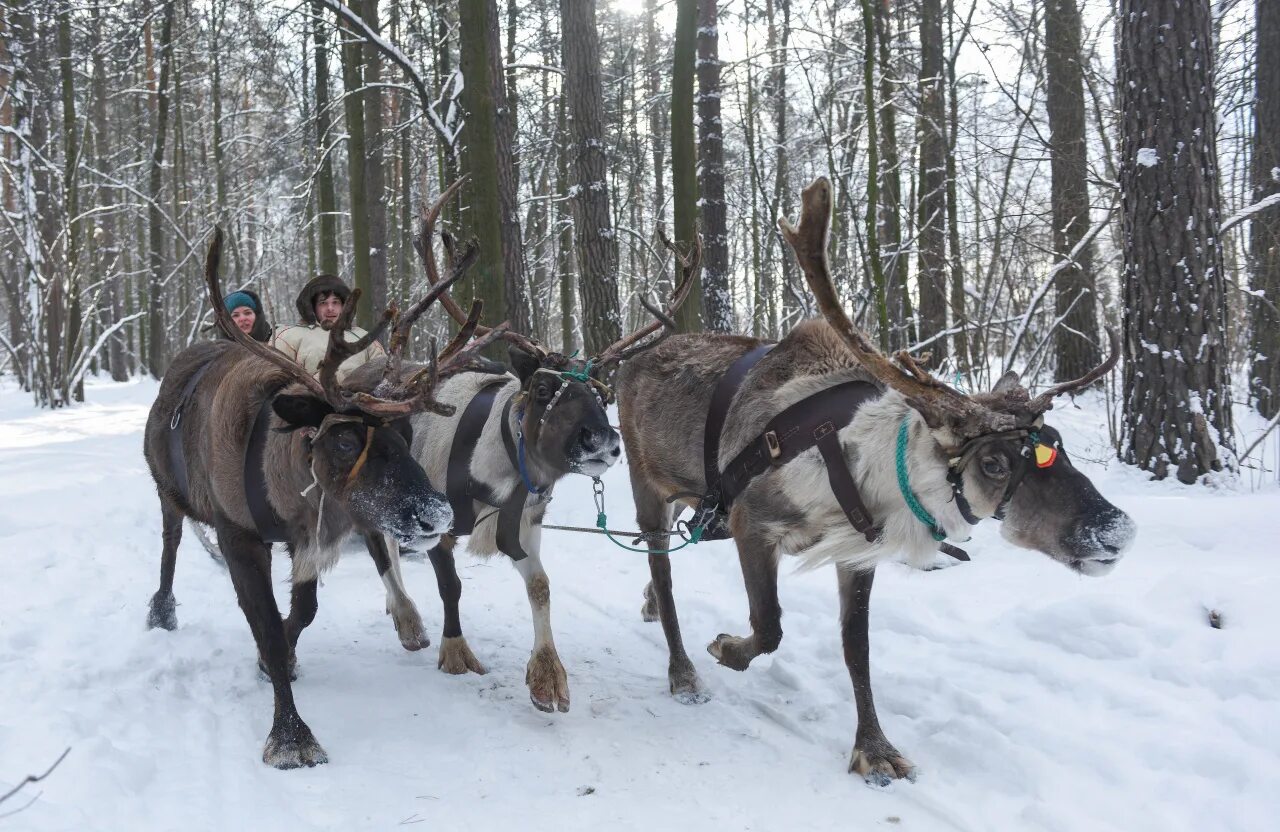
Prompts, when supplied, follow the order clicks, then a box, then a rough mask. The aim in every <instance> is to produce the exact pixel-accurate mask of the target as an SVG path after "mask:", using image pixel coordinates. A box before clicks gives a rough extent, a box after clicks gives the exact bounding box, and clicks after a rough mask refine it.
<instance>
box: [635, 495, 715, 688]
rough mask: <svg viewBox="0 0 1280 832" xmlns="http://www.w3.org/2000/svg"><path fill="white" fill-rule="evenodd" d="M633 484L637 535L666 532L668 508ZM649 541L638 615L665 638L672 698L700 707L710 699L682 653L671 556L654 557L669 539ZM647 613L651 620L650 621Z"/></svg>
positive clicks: (651, 539) (667, 527)
mask: <svg viewBox="0 0 1280 832" xmlns="http://www.w3.org/2000/svg"><path fill="white" fill-rule="evenodd" d="M636 480H637V478H636V477H635V476H634V475H633V476H632V479H631V487H632V492H633V494H634V498H635V503H636V523H637V524H638V525H639V526H640V531H642V532H669V531H670V529H671V521H672V514H673V512H672V509H671V506H670V505H668V504H667V502H666V501H665V500H663V499H662V497H661V496H660V495H658V494H656V493H654V491H653V490H652V489H651V488H649V487H648V486H647V485H646V484H645V483H644V482H637V481H636ZM649 540H650V541H651V542H650V543H649V552H650V553H649V576H650V580H649V584H648V585H647V586H646V587H645V588H644V597H645V605H644V607H642V608H641V610H640V612H641V615H643V616H644V618H645V620H646V621H652V620H655V619H656V620H660V621H662V633H663V635H665V636H666V637H667V652H668V654H669V656H670V659H669V662H668V664H667V680H668V682H669V683H670V686H671V694H672V695H673V696H674V697H675V698H676V700H677V701H679V702H681V703H683V704H685V705H699V704H702V703H703V702H706V701H707V700H708V699H710V698H711V697H709V696H708V695H707V694H706V692H705V691H704V690H703V687H702V682H701V680H699V679H698V671H697V670H695V669H694V667H693V662H691V661H690V660H689V654H688V653H687V652H685V649H684V639H683V638H681V636H680V619H679V618H678V617H677V615H676V599H675V596H674V595H673V594H672V592H671V556H670V555H666V554H655V552H656V551H661V550H665V549H667V548H668V547H670V545H671V535H670V534H667V535H666V536H665V537H657V538H652V537H651V538H649ZM650 612H652V614H653V618H650V617H649V614H650Z"/></svg>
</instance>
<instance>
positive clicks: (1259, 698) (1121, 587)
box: [0, 380, 1280, 832]
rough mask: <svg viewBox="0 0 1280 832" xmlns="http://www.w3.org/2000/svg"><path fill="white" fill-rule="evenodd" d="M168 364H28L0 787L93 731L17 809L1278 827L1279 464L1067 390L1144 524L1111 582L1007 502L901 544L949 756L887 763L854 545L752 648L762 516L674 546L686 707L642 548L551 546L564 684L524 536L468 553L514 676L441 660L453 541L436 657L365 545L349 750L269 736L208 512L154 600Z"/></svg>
mask: <svg viewBox="0 0 1280 832" xmlns="http://www.w3.org/2000/svg"><path fill="white" fill-rule="evenodd" d="M155 392H156V385H155V383H154V382H149V381H143V382H133V383H128V384H123V385H113V384H105V383H101V382H97V381H94V380H90V381H89V383H88V390H87V395H88V399H89V403H88V404H86V405H83V406H79V407H73V408H67V409H63V410H59V411H55V412H50V411H40V410H35V409H34V408H33V407H32V406H31V405H30V403H29V399H30V397H29V395H28V394H23V393H20V392H18V391H16V390H14V389H13V385H12V382H11V381H8V380H0V470H3V471H4V477H3V479H2V480H0V793H3V792H4V791H7V790H8V788H9V787H11V786H12V785H14V784H16V783H17V782H18V781H19V780H20V779H21V778H22V777H23V776H25V775H27V774H29V773H33V772H39V771H43V770H44V768H46V767H47V766H48V765H49V763H51V762H52V761H53V760H55V759H56V758H57V756H58V755H59V754H60V753H61V752H62V750H63V749H64V748H66V747H67V746H70V747H71V753H70V754H69V756H68V757H67V758H66V760H65V761H64V762H63V763H62V764H61V765H60V766H59V767H58V768H57V769H56V770H55V771H54V772H53V773H52V774H51V775H50V776H49V778H48V779H47V780H45V781H44V782H42V783H39V784H35V785H28V786H26V787H25V788H24V790H23V791H22V792H21V793H20V794H19V796H18V798H15V799H14V800H11V801H9V802H8V803H6V804H5V805H4V806H3V807H2V808H0V813H3V812H4V811H9V810H12V809H15V808H18V807H19V806H20V805H21V804H22V803H23V802H25V800H27V799H29V798H30V797H32V796H35V795H38V798H37V799H36V800H35V802H34V803H32V804H31V805H30V806H27V807H26V808H25V809H23V810H22V811H21V812H20V813H18V814H16V815H13V816H11V817H8V818H4V819H2V820H0V825H3V826H4V827H5V828H8V829H20V830H24V831H25V830H32V832H35V831H37V830H64V829H77V830H79V829H130V830H144V829H169V828H177V827H181V828H184V829H193V830H205V829H208V830H214V829H229V828H252V829H263V828H277V829H313V828H314V829H319V828H324V829H386V828H391V827H394V826H396V825H398V824H406V825H416V824H417V823H418V822H422V823H424V824H429V825H430V826H424V827H423V828H440V827H441V825H442V824H448V826H449V827H450V828H452V827H463V828H468V827H469V828H474V829H479V830H486V829H494V828H519V829H552V828H555V829H566V828H568V829H585V828H592V829H598V828H605V829H645V830H651V829H655V828H663V827H668V826H677V827H678V828H694V829H704V828H705V829H711V828H714V829H747V828H750V829H783V828H799V829H815V830H820V829H833V830H834V829H841V830H846V829H871V828H899V829H904V830H935V829H936V830H941V829H948V830H954V829H964V830H983V829H1017V830H1040V829H1043V830H1082V829H1089V830H1106V829H1114V830H1126V832H1129V831H1131V830H1145V829H1153V830H1154V829H1160V830H1183V829H1186V830H1192V829H1196V830H1200V829H1214V830H1260V829H1266V828H1271V826H1272V824H1273V822H1274V818H1275V817H1276V816H1277V814H1278V813H1280V791H1278V790H1277V789H1276V788H1275V783H1276V782H1280V703H1278V700H1280V651H1277V650H1276V649H1275V647H1274V641H1275V633H1276V632H1280V605H1277V604H1276V603H1275V598H1276V597H1277V596H1278V595H1280V579H1278V577H1277V567H1276V559H1275V546H1276V540H1277V539H1280V511H1277V509H1278V508H1280V501H1278V498H1280V490H1278V489H1277V488H1276V487H1275V486H1274V485H1270V486H1268V487H1266V488H1265V489H1263V490H1260V491H1256V492H1250V491H1249V490H1248V489H1247V488H1245V487H1237V488H1235V489H1234V490H1233V489H1231V488H1215V489H1207V488H1204V487H1186V486H1181V485H1178V484H1176V483H1171V482H1166V483H1152V482H1148V481H1147V480H1146V477H1145V476H1144V475H1141V474H1139V473H1138V472H1136V471H1133V470H1130V469H1127V468H1125V467H1123V466H1121V465H1119V464H1118V463H1116V462H1115V461H1114V460H1112V459H1111V455H1110V453H1109V451H1108V449H1107V445H1106V438H1105V428H1104V427H1103V426H1104V425H1105V421H1106V420H1105V418H1104V415H1103V413H1102V410H1101V408H1100V407H1098V406H1097V404H1096V403H1093V402H1091V403H1089V404H1088V405H1087V406H1086V407H1085V408H1084V409H1075V408H1073V407H1072V406H1071V405H1070V404H1069V403H1063V404H1062V405H1060V406H1059V409H1058V410H1055V411H1053V412H1052V413H1051V414H1050V421H1051V422H1052V423H1053V424H1055V425H1056V426H1058V427H1059V428H1060V429H1061V430H1062V432H1063V434H1064V436H1065V443H1066V447H1067V449H1068V451H1069V452H1070V453H1071V455H1072V459H1073V460H1074V461H1076V462H1077V464H1079V465H1080V466H1081V467H1082V468H1084V469H1085V470H1086V471H1087V472H1088V473H1089V474H1090V476H1092V477H1093V478H1094V481H1095V483H1097V484H1098V486H1099V488H1100V489H1101V491H1102V492H1103V493H1104V494H1105V495H1106V496H1107V497H1108V498H1109V499H1111V500H1112V501H1113V502H1115V503H1116V504H1118V505H1119V506H1121V507H1122V508H1124V509H1125V510H1126V511H1127V512H1129V513H1130V514H1131V515H1132V517H1133V518H1134V520H1135V521H1136V522H1137V524H1138V526H1139V534H1138V541H1137V544H1136V546H1135V547H1134V549H1133V550H1131V551H1130V552H1129V554H1128V555H1127V557H1126V558H1125V559H1124V561H1123V562H1122V563H1120V564H1119V565H1118V567H1117V568H1116V570H1115V571H1114V572H1113V573H1112V574H1111V575H1110V576H1108V577H1106V578H1097V579H1089V578H1082V577H1079V576H1076V575H1074V574H1072V573H1071V572H1069V571H1067V570H1066V569H1064V568H1062V567H1060V566H1058V565H1056V564H1054V563H1052V562H1050V560H1049V559H1048V558H1046V557H1043V556H1041V555H1038V554H1035V553H1032V552H1026V551H1022V550H1016V549H1013V548H1011V547H1010V546H1008V545H1006V544H1004V543H1003V542H1001V540H1000V538H999V535H998V530H997V529H996V528H995V526H994V524H991V523H984V524H983V525H982V526H980V527H978V529H977V530H976V534H975V536H974V540H973V542H972V543H971V544H969V545H968V546H967V548H968V550H969V552H970V554H971V555H972V556H973V558H974V560H973V562H972V563H969V564H961V565H958V566H955V567H954V568H949V569H945V570H941V571H935V572H928V573H922V572H913V571H909V570H907V569H906V568H905V567H899V566H889V567H885V568H883V569H882V570H881V574H880V576H879V577H878V579H877V581H876V592H875V595H876V597H875V599H874V601H873V604H872V612H871V617H872V624H871V627H872V635H871V652H872V667H873V673H874V677H875V685H876V687H875V692H876V695H877V703H878V706H879V713H880V719H881V722H882V724H883V726H884V729H885V732H886V734H887V735H888V737H889V739H890V740H892V741H893V742H894V743H895V744H896V745H897V746H898V748H899V749H900V750H901V751H903V752H904V753H905V754H906V755H907V756H908V757H910V758H911V759H912V760H913V761H914V762H915V763H916V764H917V765H918V766H919V779H918V781H917V782H915V783H905V782H903V783H895V784H894V785H892V786H890V787H888V788H886V789H873V788H869V787H867V786H866V785H864V784H863V782H862V781H861V780H860V779H859V778H857V777H854V776H852V775H849V774H846V773H845V765H846V762H847V757H848V753H849V750H850V747H851V746H852V741H853V732H854V722H855V720H854V707H853V700H852V693H851V688H850V684H849V678H848V675H847V673H846V671H845V668H844V665H843V661H842V658H841V650H840V642H839V635H838V625H837V615H838V611H837V606H838V605H837V599H836V594H835V581H834V579H833V576H832V575H831V574H830V573H829V572H825V571H818V572H814V573H807V574H796V573H795V572H794V567H793V566H791V565H787V564H784V567H783V571H782V576H781V580H780V591H781V600H782V605H783V608H784V610H785V616H784V621H783V627H784V630H785V633H786V635H785V637H784V639H783V642H782V646H781V648H780V650H779V651H778V652H777V653H775V654H774V655H773V656H762V657H761V658H759V659H757V660H756V663H755V665H754V666H753V667H752V669H751V670H749V671H747V672H746V673H743V674H738V673H735V672H733V671H730V670H726V669H724V668H720V667H717V666H716V665H715V664H714V662H713V660H712V659H711V658H710V657H709V656H708V655H707V654H706V653H705V652H704V650H703V649H702V648H703V646H704V645H705V644H706V643H707V642H708V641H709V640H710V639H711V638H712V637H714V636H715V635H716V634H717V633H719V632H731V633H742V632H743V631H744V630H745V629H746V618H747V616H746V599H745V595H744V592H743V588H742V579H741V574H740V571H739V568H738V564H737V559H736V556H735V555H734V553H733V550H732V548H731V546H730V545H729V544H726V543H706V544H699V545H698V546H696V547H693V548H692V549H689V550H686V551H685V552H681V553H679V554H677V555H674V556H673V566H674V573H675V576H674V577H675V587H676V596H677V599H678V603H679V604H680V615H681V623H682V627H683V630H684V634H685V641H686V644H687V646H688V647H689V650H690V653H691V655H692V657H693V660H694V663H695V665H697V667H698V671H699V673H700V674H701V676H702V679H703V681H704V683H705V684H706V685H707V687H708V689H709V691H710V693H711V694H712V697H713V698H712V700H711V701H710V702H709V703H707V704H704V705H700V706H686V705H681V704H679V703H677V702H675V701H674V700H673V699H672V698H671V697H670V695H669V694H668V693H667V689H666V687H667V679H666V669H667V652H666V646H665V642H664V640H663V637H662V632H661V629H660V628H659V625H657V624H645V623H643V622H642V621H641V620H640V614H639V609H640V604H641V590H642V589H643V587H644V585H645V582H646V580H647V576H648V570H647V567H646V563H645V559H644V557H643V556H639V555H631V554H628V553H626V552H622V551H620V550H615V549H612V548H610V547H607V546H606V545H605V544H603V543H602V542H601V541H600V540H599V539H597V538H595V537H586V536H570V535H568V534H565V533H561V532H548V533H547V536H546V540H545V541H544V546H543V549H544V552H545V555H544V557H545V559H546V562H547V569H548V571H549V573H550V575H551V581H552V599H553V601H552V607H553V620H554V626H555V629H556V642H557V645H558V647H559V651H560V654H561V656H562V657H563V659H564V661H565V664H566V667H567V669H568V672H569V679H570V688H571V691H572V696H573V707H572V710H571V711H570V712H569V713H568V714H556V715H548V714H543V713H540V712H538V711H536V710H535V709H534V708H533V706H532V705H531V704H530V703H529V700H528V695H527V691H526V689H525V686H524V664H525V661H526V659H527V656H528V650H529V648H530V646H531V644H532V627H531V624H530V621H529V612H528V605H527V603H526V601H525V598H524V589H523V585H522V582H521V581H520V579H519V577H518V575H517V574H516V572H515V571H514V570H513V569H512V568H510V566H509V565H508V564H507V563H505V562H503V561H499V560H494V561H483V560H479V559H476V558H472V557H470V556H466V555H464V556H461V557H460V559H459V567H460V572H461V574H462V577H463V582H464V590H463V600H462V604H463V608H462V610H463V627H464V631H465V632H466V633H467V635H468V636H469V640H470V643H471V646H472V648H473V649H474V650H475V652H476V654H477V656H478V657H479V658H480V659H481V661H483V662H484V663H485V664H486V665H487V666H488V668H489V674H488V675H486V676H483V677H481V676H476V675H468V676H461V677H456V676H447V675H445V674H443V673H441V672H440V671H438V670H437V669H436V666H435V659H436V654H435V650H436V646H437V645H438V644H439V636H440V632H439V630H440V626H441V613H440V604H439V600H438V597H437V595H436V589H435V579H434V577H433V575H432V572H431V569H430V566H429V565H427V564H424V563H421V562H416V561H406V562H405V564H404V572H405V579H406V581H407V583H408V586H409V589H410V591H411V592H412V593H413V595H414V597H415V598H416V600H417V602H418V605H419V608H420V609H421V610H422V612H423V616H424V618H425V619H426V621H427V623H428V629H429V630H430V631H431V635H432V641H433V644H432V646H431V647H430V648H428V649H427V650H425V651H422V652H419V653H407V652H405V651H404V650H403V649H401V647H400V645H399V642H398V640H397V639H396V636H395V632H394V630H393V627H392V624H391V621H390V619H389V618H387V617H386V616H385V615H384V613H383V588H382V585H381V582H380V581H379V580H378V578H377V575H376V573H375V570H374V569H373V566H372V564H371V562H370V560H369V559H368V557H367V556H366V555H365V554H363V553H362V552H358V551H354V550H353V551H351V552H348V554H347V556H346V557H344V559H343V560H342V561H341V562H340V563H339V565H338V566H337V568H336V569H335V570H334V572H332V573H331V574H330V575H329V576H327V577H326V579H325V580H324V585H323V587H322V588H321V590H320V613H319V616H318V617H317V619H316V622H315V624H314V625H312V627H311V628H310V629H308V630H307V631H306V633H305V634H304V635H303V637H302V640H301V643H300V645H299V669H300V673H301V677H300V679H299V681H298V682H297V683H296V685H295V687H294V690H295V695H296V698H297V701H298V707H299V710H300V712H301V714H302V716H303V717H304V718H305V719H306V720H307V721H308V723H309V724H310V726H311V727H312V729H313V730H314V731H315V733H316V735H317V737H318V738H319V740H320V742H321V743H322V744H323V745H324V746H325V749H326V750H327V751H328V753H329V757H330V759H331V761H332V762H330V763H329V764H328V765H326V766H322V767H319V768H316V769H306V770H299V771H288V772H280V771H275V770H272V769H269V768H267V767H265V766H264V765H263V764H262V762H261V760H260V756H261V752H262V743H263V741H264V739H265V738H266V734H267V730H268V728H269V725H270V718H271V691H270V687H269V686H268V685H267V684H266V683H265V682H264V681H262V680H261V679H260V678H259V676H258V673H257V670H256V667H255V651H254V648H253V645H252V641H251V638H250V635H249V631H248V627H247V626H246V624H245V621H244V618H243V616H242V615H241V613H240V611H239V609H238V608H237V607H236V603H235V597H234V593H233V592H232V589H231V585H230V582H229V580H228V578H227V575H226V573H225V572H224V571H223V569H222V568H221V567H219V566H218V565H217V564H215V563H214V562H213V561H212V560H210V559H209V557H208V556H206V555H205V553H204V551H203V550H202V549H201V548H200V546H199V544H198V543H197V542H196V541H195V539H194V536H193V535H191V534H190V533H189V532H188V533H187V534H186V536H185V537H184V539H183V542H182V547H181V550H180V553H179V558H178V570H177V580H176V584H175V594H176V595H177V598H178V602H179V608H178V618H179V628H178V629H177V630H176V631H175V632H172V633H168V632H163V631H146V630H144V629H143V621H144V618H145V615H146V603H147V600H148V598H149V597H150V595H151V593H152V592H154V591H155V587H156V583H157V578H158V571H159V570H158V560H159V552H160V524H159V511H158V508H157V505H156V498H155V495H154V492H153V489H152V486H151V482H150V478H149V476H148V474H147V470H146V466H145V463H144V462H143V459H142V455H141V447H140V446H141V435H142V434H141V432H142V426H143V423H144V421H145V419H146V413H147V408H148V406H149V405H150V402H151V399H152V398H153V397H154V395H155ZM1271 455H1273V454H1268V455H1267V456H1268V458H1269V456H1271ZM1090 460H1097V461H1090ZM606 485H607V488H608V511H609V516H610V518H611V522H612V524H614V525H617V526H619V527H621V526H624V525H627V526H629V524H628V523H627V522H626V521H627V520H628V519H629V518H630V517H631V514H632V508H631V505H630V500H629V497H628V492H627V473H626V470H625V466H618V467H616V468H614V469H613V470H612V471H611V472H610V473H609V475H608V476H607V477H606ZM593 516H594V513H593V509H592V506H591V497H590V483H589V481H587V480H586V479H585V478H571V479H569V480H566V481H565V482H564V483H562V485H561V487H560V489H559V490H558V492H557V495H556V499H555V501H554V502H553V503H552V508H551V512H550V521H551V522H559V523H571V524H578V525H590V523H591V521H592V519H593ZM284 560H285V558H284V557H283V556H281V557H278V558H277V563H276V567H277V569H276V572H275V575H276V578H277V593H278V597H280V598H281V600H282V601H283V600H285V599H286V598H287V584H286V582H285V574H286V573H285V570H284V569H283V568H282V567H283V561H284ZM1210 609H1212V610H1217V611H1219V612H1220V613H1221V615H1222V624H1223V629H1221V630H1216V629H1211V628H1210V627H1209V626H1208V624H1207V618H1208V610H1210Z"/></svg>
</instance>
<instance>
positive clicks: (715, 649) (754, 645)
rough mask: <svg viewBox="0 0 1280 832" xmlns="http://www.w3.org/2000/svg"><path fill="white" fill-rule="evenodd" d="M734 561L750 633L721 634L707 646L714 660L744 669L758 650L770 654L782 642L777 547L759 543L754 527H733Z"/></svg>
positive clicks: (759, 538) (771, 544)
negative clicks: (744, 593)
mask: <svg viewBox="0 0 1280 832" xmlns="http://www.w3.org/2000/svg"><path fill="white" fill-rule="evenodd" d="M733 536H734V541H735V542H736V543H737V545H738V562H739V564H740V565H741V566H742V578H743V580H744V582H745V583H746V587H747V602H748V604H749V605H750V607H751V635H750V636H747V637H745V638H744V637H741V636H731V635H728V634H726V633H721V634H720V635H718V636H716V638H715V641H712V642H711V643H710V644H708V645H707V652H708V653H710V654H711V655H713V656H715V657H716V661H718V662H720V664H722V665H724V666H725V667H730V668H733V669H734V670H746V669H747V667H748V666H749V665H750V664H751V660H752V659H754V658H755V657H756V656H759V655H760V654H761V653H772V652H773V651H774V650H777V649H778V644H779V643H781V641H782V606H781V605H780V604H778V547H777V545H775V544H773V543H764V542H761V539H762V536H761V535H760V534H758V533H756V532H755V530H754V529H750V528H746V529H742V530H741V531H739V530H738V529H735V530H734V535H733Z"/></svg>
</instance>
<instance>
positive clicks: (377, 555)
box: [364, 532, 431, 651]
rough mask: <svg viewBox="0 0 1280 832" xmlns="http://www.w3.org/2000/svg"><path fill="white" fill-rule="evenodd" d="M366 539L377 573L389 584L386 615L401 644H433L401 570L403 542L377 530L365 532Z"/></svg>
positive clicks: (410, 647)
mask: <svg viewBox="0 0 1280 832" xmlns="http://www.w3.org/2000/svg"><path fill="white" fill-rule="evenodd" d="M364 543H365V546H366V548H368V550H369V556H370V557H372V558H373V563H374V565H375V566H377V567H378V575H379V576H380V577H381V578H382V583H383V585H384V586H385V587H386V588H387V615H390V616H391V620H392V622H394V623H395V625H396V635H398V636H400V645H401V646H402V647H404V649H406V650H411V651H412V650H421V649H422V648H424V647H427V646H428V645H430V644H431V639H430V638H429V637H428V636H427V630H426V628H425V627H423V625H422V616H421V615H419V614H418V607H417V606H416V605H415V604H414V603H413V599H412V598H410V597H409V593H408V592H407V591H406V590H405V588H404V576H403V575H401V574H400V544H399V543H397V542H396V541H395V540H394V539H392V538H390V537H387V536H385V535H383V534H379V533H377V532H375V533H372V534H366V535H365V536H364Z"/></svg>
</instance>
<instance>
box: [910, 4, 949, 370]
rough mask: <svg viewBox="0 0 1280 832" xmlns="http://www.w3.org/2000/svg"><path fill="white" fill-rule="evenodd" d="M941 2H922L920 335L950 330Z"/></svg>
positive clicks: (940, 347)
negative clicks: (948, 317)
mask: <svg viewBox="0 0 1280 832" xmlns="http://www.w3.org/2000/svg"><path fill="white" fill-rule="evenodd" d="M942 46H943V41H942V6H941V0H920V81H919V92H920V117H919V121H918V123H917V132H918V134H919V135H918V140H919V146H920V184H919V199H918V205H919V210H918V212H917V213H918V216H919V221H918V225H917V238H918V243H917V246H918V249H919V260H918V269H917V272H916V280H917V283H918V284H919V290H920V305H919V309H920V337H921V338H922V339H924V338H930V337H933V336H935V335H937V334H938V333H940V332H943V331H945V330H946V328H947V304H948V298H947V174H946V166H947V159H946V154H947V137H946V132H945V130H946V119H947V109H946V101H945V96H944V91H945V89H946V85H945V76H944V72H945V66H944V63H943V55H942ZM930 351H931V352H932V353H933V361H932V364H933V366H935V367H936V366H938V363H939V362H940V361H941V360H942V359H943V358H945V357H946V355H947V339H945V338H939V339H938V340H937V341H934V342H933V344H931V345H930Z"/></svg>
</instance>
